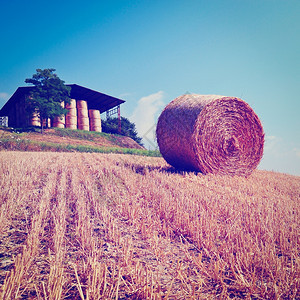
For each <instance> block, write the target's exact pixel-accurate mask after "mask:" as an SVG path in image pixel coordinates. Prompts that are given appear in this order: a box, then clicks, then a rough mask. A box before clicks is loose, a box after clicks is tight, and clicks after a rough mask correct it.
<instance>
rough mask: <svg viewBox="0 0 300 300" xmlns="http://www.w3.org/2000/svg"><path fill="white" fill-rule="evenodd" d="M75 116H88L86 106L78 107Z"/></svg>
mask: <svg viewBox="0 0 300 300" xmlns="http://www.w3.org/2000/svg"><path fill="white" fill-rule="evenodd" d="M77 116H78V117H79V118H88V110H87V109H86V108H78V109H77Z"/></svg>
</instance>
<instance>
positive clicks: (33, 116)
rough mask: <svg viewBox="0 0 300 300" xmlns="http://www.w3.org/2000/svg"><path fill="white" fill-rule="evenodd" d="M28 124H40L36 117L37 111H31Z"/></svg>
mask: <svg viewBox="0 0 300 300" xmlns="http://www.w3.org/2000/svg"><path fill="white" fill-rule="evenodd" d="M29 125H31V126H41V121H40V118H39V117H38V115H37V113H33V114H32V117H31V119H30V121H29Z"/></svg>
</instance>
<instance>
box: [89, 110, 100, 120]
mask: <svg viewBox="0 0 300 300" xmlns="http://www.w3.org/2000/svg"><path fill="white" fill-rule="evenodd" d="M89 117H90V119H101V116H100V110H98V109H89Z"/></svg>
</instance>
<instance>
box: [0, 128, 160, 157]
mask: <svg viewBox="0 0 300 300" xmlns="http://www.w3.org/2000/svg"><path fill="white" fill-rule="evenodd" d="M0 150H19V151H55V152H105V153H110V152H112V153H128V154H130V153H131V154H141V155H150V156H159V153H158V152H157V151H147V150H146V149H145V148H144V147H142V146H140V145H139V144H138V143H137V142H135V141H134V140H133V139H131V138H130V137H127V136H121V135H114V134H106V133H102V132H101V133H99V132H89V131H82V130H71V129H59V128H50V129H46V130H45V132H44V134H41V133H39V132H37V130H36V129H34V130H33V131H28V132H18V131H16V130H13V129H6V128H3V127H2V128H0Z"/></svg>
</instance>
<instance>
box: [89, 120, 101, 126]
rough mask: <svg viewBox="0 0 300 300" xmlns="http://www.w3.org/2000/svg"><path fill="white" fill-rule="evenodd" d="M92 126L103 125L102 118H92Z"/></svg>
mask: <svg viewBox="0 0 300 300" xmlns="http://www.w3.org/2000/svg"><path fill="white" fill-rule="evenodd" d="M90 126H96V127H99V126H100V127H101V119H90Z"/></svg>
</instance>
